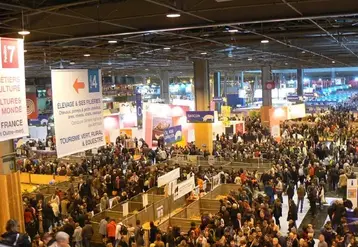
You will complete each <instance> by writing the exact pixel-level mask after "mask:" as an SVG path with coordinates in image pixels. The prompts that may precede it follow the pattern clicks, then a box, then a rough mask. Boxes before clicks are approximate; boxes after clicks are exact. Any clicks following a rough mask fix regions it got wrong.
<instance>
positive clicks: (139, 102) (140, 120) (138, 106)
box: [135, 93, 143, 129]
mask: <svg viewBox="0 0 358 247" xmlns="http://www.w3.org/2000/svg"><path fill="white" fill-rule="evenodd" d="M135 104H136V110H137V128H138V129H141V128H142V126H143V111H142V95H141V94H140V93H136V95H135Z"/></svg>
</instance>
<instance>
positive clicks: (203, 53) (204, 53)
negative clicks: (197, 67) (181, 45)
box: [200, 52, 208, 55]
mask: <svg viewBox="0 0 358 247" xmlns="http://www.w3.org/2000/svg"><path fill="white" fill-rule="evenodd" d="M200 54H201V55H206V54H208V53H207V52H202V53H200Z"/></svg>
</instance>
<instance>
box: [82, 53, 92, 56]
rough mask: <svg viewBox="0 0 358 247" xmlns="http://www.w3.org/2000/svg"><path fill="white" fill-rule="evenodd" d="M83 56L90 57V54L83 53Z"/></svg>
mask: <svg viewBox="0 0 358 247" xmlns="http://www.w3.org/2000/svg"><path fill="white" fill-rule="evenodd" d="M83 56H84V57H90V56H91V54H88V53H87V54H83Z"/></svg>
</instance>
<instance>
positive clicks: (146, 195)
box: [142, 193, 149, 207]
mask: <svg viewBox="0 0 358 247" xmlns="http://www.w3.org/2000/svg"><path fill="white" fill-rule="evenodd" d="M142 201H143V207H146V206H147V205H148V204H149V203H148V194H147V193H145V194H142Z"/></svg>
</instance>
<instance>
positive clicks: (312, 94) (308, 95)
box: [303, 93, 314, 97]
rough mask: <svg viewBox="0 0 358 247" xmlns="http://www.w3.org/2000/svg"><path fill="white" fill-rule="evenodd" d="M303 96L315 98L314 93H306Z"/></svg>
mask: <svg viewBox="0 0 358 247" xmlns="http://www.w3.org/2000/svg"><path fill="white" fill-rule="evenodd" d="M303 96H305V97H314V93H304V94H303Z"/></svg>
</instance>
